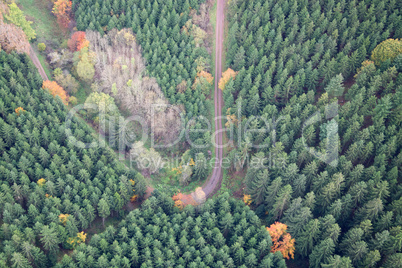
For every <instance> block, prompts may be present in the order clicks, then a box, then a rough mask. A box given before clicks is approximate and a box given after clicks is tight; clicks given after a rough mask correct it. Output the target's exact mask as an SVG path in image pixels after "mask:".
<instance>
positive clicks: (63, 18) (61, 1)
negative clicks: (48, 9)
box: [53, 0, 72, 28]
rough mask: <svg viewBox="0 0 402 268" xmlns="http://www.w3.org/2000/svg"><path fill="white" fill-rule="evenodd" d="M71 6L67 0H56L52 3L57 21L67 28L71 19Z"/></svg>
mask: <svg viewBox="0 0 402 268" xmlns="http://www.w3.org/2000/svg"><path fill="white" fill-rule="evenodd" d="M71 6H72V2H71V1H69V0H56V1H55V2H54V5H53V14H54V15H55V16H56V17H57V23H58V24H59V25H60V27H62V28H67V27H68V24H69V23H70V21H71V19H70V18H71Z"/></svg>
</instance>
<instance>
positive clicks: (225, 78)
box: [219, 68, 237, 90]
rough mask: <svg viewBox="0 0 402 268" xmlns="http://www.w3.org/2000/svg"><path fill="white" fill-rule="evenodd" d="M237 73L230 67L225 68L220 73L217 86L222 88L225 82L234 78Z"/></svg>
mask: <svg viewBox="0 0 402 268" xmlns="http://www.w3.org/2000/svg"><path fill="white" fill-rule="evenodd" d="M236 75H237V72H235V71H233V70H232V69H230V68H229V69H227V70H226V71H225V72H223V74H222V78H221V80H219V88H220V89H222V90H224V89H225V86H226V84H227V83H228V82H229V81H230V79H234V78H235V77H236Z"/></svg>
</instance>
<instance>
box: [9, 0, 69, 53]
mask: <svg viewBox="0 0 402 268" xmlns="http://www.w3.org/2000/svg"><path fill="white" fill-rule="evenodd" d="M16 3H17V4H18V6H19V7H20V8H21V10H22V11H24V14H25V16H26V17H27V19H28V20H30V21H33V23H32V28H33V29H34V30H35V32H36V40H37V41H38V42H45V43H46V45H48V44H49V41H50V43H52V45H53V46H56V47H58V46H60V44H61V43H62V42H63V41H64V39H66V38H68V36H67V31H65V32H63V31H62V30H61V29H60V28H59V25H58V24H57V19H56V17H55V16H53V14H52V13H51V10H50V9H49V3H50V1H47V0H16Z"/></svg>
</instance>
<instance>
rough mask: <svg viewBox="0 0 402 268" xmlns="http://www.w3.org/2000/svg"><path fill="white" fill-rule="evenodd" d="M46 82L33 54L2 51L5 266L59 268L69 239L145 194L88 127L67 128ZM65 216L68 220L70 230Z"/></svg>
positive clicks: (0, 168)
mask: <svg viewBox="0 0 402 268" xmlns="http://www.w3.org/2000/svg"><path fill="white" fill-rule="evenodd" d="M3 70H5V71H3ZM42 82H43V81H42V79H41V77H40V75H39V73H38V72H37V69H36V68H35V66H34V65H33V63H32V62H31V60H30V59H29V57H28V56H27V55H18V54H16V53H11V54H6V53H5V52H4V51H1V52H0V100H1V101H0V150H1V152H2V153H1V156H0V187H1V189H2V190H1V194H0V201H1V202H0V213H1V215H3V216H2V220H1V230H2V232H1V233H2V235H1V242H0V243H1V245H0V247H1V252H2V254H4V255H3V256H5V258H6V259H5V263H6V264H5V265H6V266H7V267H11V266H16V267H53V266H54V265H55V262H56V261H57V253H58V251H59V249H60V246H63V247H64V246H65V247H66V248H69V247H68V245H67V243H66V241H67V239H68V238H72V237H75V236H76V234H77V233H78V232H79V231H81V230H84V229H87V228H89V225H90V224H91V223H92V222H93V221H94V219H95V216H96V215H97V214H99V215H100V216H102V217H107V215H108V211H107V209H104V208H105V207H107V206H109V213H114V212H120V211H121V209H122V207H121V204H126V203H128V202H129V200H130V197H131V193H132V191H133V190H136V194H137V195H139V197H140V198H141V197H142V196H143V195H144V193H145V191H144V185H145V179H144V178H143V177H142V176H137V172H136V171H134V170H131V169H128V168H126V167H125V166H124V164H122V163H120V162H119V161H118V160H117V159H116V156H115V154H114V152H113V151H112V150H111V149H110V148H108V147H105V146H103V147H102V146H100V144H99V142H98V141H96V140H95V139H94V132H93V130H92V129H91V128H90V127H89V126H88V125H87V124H86V123H85V122H83V121H82V120H81V119H78V118H76V117H73V118H71V122H70V126H69V128H68V129H67V122H66V118H67V115H68V112H69V111H68V110H67V108H66V106H65V105H64V104H63V103H62V102H61V100H60V99H56V98H54V97H53V96H52V95H50V94H49V93H48V92H47V91H45V90H43V89H42V88H41V85H42ZM18 107H22V108H23V109H24V112H22V113H19V115H17V113H16V112H15V109H17V108H18ZM84 143H86V144H88V145H90V146H87V147H85V144H84ZM41 179H43V180H41ZM129 179H135V181H136V185H135V186H134V187H133V186H132V184H131V182H130V181H129ZM39 180H40V181H41V182H42V183H41V185H42V186H41V185H40V184H38V183H37V182H38V181H39ZM43 182H44V183H43ZM137 185H138V186H137ZM137 190H138V191H137ZM116 193H118V195H119V199H117V198H116V197H117V195H116ZM101 199H102V200H103V201H102V202H100V200H101ZM115 201H118V202H115ZM105 202H106V204H107V206H105V207H103V206H102V209H101V210H100V211H96V210H95V209H97V208H98V204H102V203H105ZM115 204H116V205H115ZM61 214H68V215H69V216H68V220H67V222H66V225H64V224H63V223H62V222H60V219H59V215H61ZM3 249H4V250H3ZM2 254H0V255H2ZM0 259H2V257H0ZM26 260H28V262H29V265H28V266H26V264H27V262H26ZM0 263H1V261H0Z"/></svg>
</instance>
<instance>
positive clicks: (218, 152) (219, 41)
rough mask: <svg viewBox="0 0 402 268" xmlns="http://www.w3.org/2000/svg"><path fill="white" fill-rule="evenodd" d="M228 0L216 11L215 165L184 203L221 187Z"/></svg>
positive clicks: (219, 0) (198, 200) (195, 201)
mask: <svg viewBox="0 0 402 268" xmlns="http://www.w3.org/2000/svg"><path fill="white" fill-rule="evenodd" d="M225 5H226V0H217V11H216V29H215V34H216V36H215V144H214V146H215V165H214V168H213V171H212V175H211V176H210V178H209V179H208V180H207V181H206V182H205V183H204V185H203V186H202V188H201V187H200V188H197V189H196V190H195V191H194V192H192V193H190V194H188V195H183V198H182V199H181V201H182V202H183V205H188V204H200V203H202V202H204V201H205V200H206V199H208V198H210V197H212V196H213V195H214V194H215V193H216V192H217V191H218V190H219V189H220V187H221V183H222V167H221V161H222V158H223V149H222V138H223V132H222V119H221V115H222V106H223V98H222V90H220V89H219V87H218V83H219V79H220V78H221V77H222V53H223V39H224V34H223V33H224V28H225V27H224V21H225V12H224V11H225Z"/></svg>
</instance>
